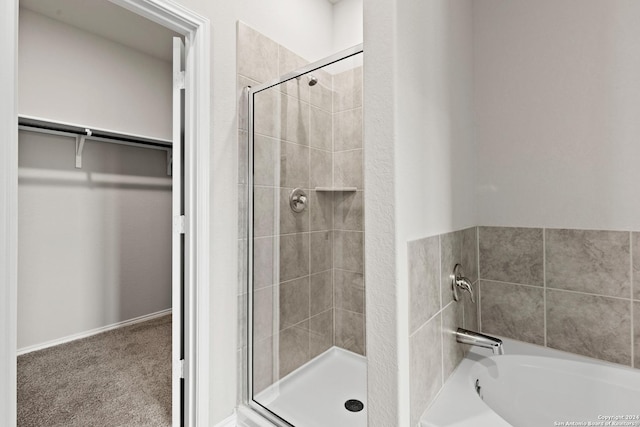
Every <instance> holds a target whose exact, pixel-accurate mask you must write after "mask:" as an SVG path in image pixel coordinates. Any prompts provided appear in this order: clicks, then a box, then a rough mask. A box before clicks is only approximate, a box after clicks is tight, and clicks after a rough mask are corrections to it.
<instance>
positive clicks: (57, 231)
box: [17, 0, 176, 427]
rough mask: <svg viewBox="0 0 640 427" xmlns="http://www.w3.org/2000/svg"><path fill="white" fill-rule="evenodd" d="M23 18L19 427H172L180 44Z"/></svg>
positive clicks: (114, 21)
mask: <svg viewBox="0 0 640 427" xmlns="http://www.w3.org/2000/svg"><path fill="white" fill-rule="evenodd" d="M19 13H20V16H19V114H20V116H19V172H18V186H19V187H18V191H19V193H18V215H19V216H18V219H19V229H18V239H19V241H18V258H19V261H18V307H17V309H18V310H17V312H18V343H17V346H18V426H25V427H26V426H44V425H65V426H87V425H95V426H107V425H154V426H162V425H167V426H169V425H171V404H172V401H171V399H172V388H171V360H172V356H171V355H172V316H171V312H172V311H171V307H172V219H171V218H172V175H173V166H174V165H173V158H174V153H173V148H172V137H173V135H172V132H173V129H172V82H173V78H172V72H173V71H172V42H173V41H172V38H173V37H174V36H176V34H174V33H173V32H172V31H170V30H168V29H166V28H164V27H161V26H159V25H157V24H155V23H153V22H151V21H148V20H146V19H144V18H142V17H140V16H138V15H135V14H133V13H131V12H129V11H126V10H125V9H122V8H120V7H118V6H116V5H114V4H112V3H111V2H109V1H107V0H93V1H91V2H86V1H82V0H51V1H47V2H43V1H41V0H22V1H21V2H20V11H19Z"/></svg>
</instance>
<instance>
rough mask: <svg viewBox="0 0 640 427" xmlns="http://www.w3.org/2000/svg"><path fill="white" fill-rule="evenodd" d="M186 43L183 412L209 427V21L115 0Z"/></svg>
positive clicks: (2, 382)
mask: <svg viewBox="0 0 640 427" xmlns="http://www.w3.org/2000/svg"><path fill="white" fill-rule="evenodd" d="M109 1H111V2H112V3H115V4H117V5H119V6H122V7H124V8H126V9H128V10H130V11H132V12H134V13H136V14H138V15H141V16H144V17H146V18H148V19H151V20H152V21H154V22H156V23H158V24H160V25H163V26H165V27H167V28H170V29H172V30H174V31H175V32H177V33H180V34H183V35H184V36H185V41H186V45H187V57H186V67H187V69H186V78H185V81H186V82H185V83H186V88H185V90H186V92H185V94H186V97H185V98H186V99H185V101H186V102H185V104H186V105H185V110H186V116H185V117H186V118H185V158H184V168H185V176H184V181H185V182H184V184H185V217H186V221H185V222H186V233H185V234H186V245H185V246H186V247H185V256H186V259H185V293H186V296H185V299H186V302H185V303H186V305H187V307H186V309H187V310H186V312H187V313H190V316H189V318H187V319H185V345H186V348H185V353H186V354H185V355H186V357H188V360H186V363H185V388H186V390H185V392H186V395H187V398H188V400H187V401H188V405H187V407H186V408H185V419H186V424H185V425H187V426H207V425H209V220H210V216H209V185H210V184H209V145H210V135H211V134H210V129H209V120H210V114H209V109H210V106H209V93H210V56H209V55H210V36H209V34H210V28H209V20H208V19H206V18H204V17H202V16H199V15H197V14H195V13H193V12H191V11H189V10H188V9H186V8H184V7H182V6H180V5H178V4H177V3H175V2H174V1H172V0H109ZM18 6H19V4H18V0H2V1H0V58H5V59H4V60H2V66H0V425H4V426H15V425H16V419H17V405H16V343H17V312H16V311H17V287H18V278H17V272H18V258H17V252H18V203H17V202H18V72H17V69H18Z"/></svg>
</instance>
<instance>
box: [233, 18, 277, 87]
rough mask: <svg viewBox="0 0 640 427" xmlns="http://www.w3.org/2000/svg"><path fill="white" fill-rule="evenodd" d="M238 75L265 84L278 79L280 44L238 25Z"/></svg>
mask: <svg viewBox="0 0 640 427" xmlns="http://www.w3.org/2000/svg"><path fill="white" fill-rule="evenodd" d="M237 61H238V65H237V66H238V74H241V75H243V76H245V77H248V78H250V79H252V80H255V81H258V82H261V83H264V82H266V81H268V80H271V79H275V78H276V77H278V44H277V43H276V42H274V41H273V40H271V39H269V38H268V37H265V36H264V35H262V34H260V33H259V32H258V31H256V30H254V29H253V28H251V27H249V26H247V25H245V24H243V23H242V22H240V23H238V54H237Z"/></svg>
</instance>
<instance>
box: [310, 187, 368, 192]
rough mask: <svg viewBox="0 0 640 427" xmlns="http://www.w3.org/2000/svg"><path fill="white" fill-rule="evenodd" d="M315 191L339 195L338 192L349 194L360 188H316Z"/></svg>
mask: <svg viewBox="0 0 640 427" xmlns="http://www.w3.org/2000/svg"><path fill="white" fill-rule="evenodd" d="M315 190H316V191H324V192H331V193H338V192H345V193H348V192H352V191H358V188H357V187H316V188H315Z"/></svg>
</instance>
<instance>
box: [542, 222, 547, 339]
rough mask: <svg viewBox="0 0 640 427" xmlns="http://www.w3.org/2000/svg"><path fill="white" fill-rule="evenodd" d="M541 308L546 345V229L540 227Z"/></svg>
mask: <svg viewBox="0 0 640 427" xmlns="http://www.w3.org/2000/svg"><path fill="white" fill-rule="evenodd" d="M542 288H543V289H542V309H543V310H544V311H543V323H542V327H543V331H542V333H543V342H544V346H545V347H546V346H547V230H546V229H545V228H543V229H542Z"/></svg>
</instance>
